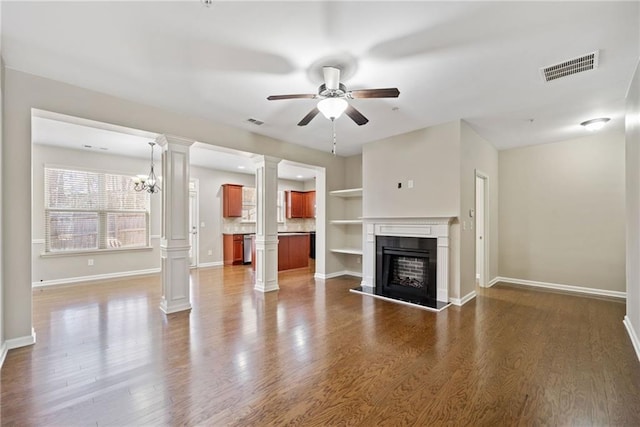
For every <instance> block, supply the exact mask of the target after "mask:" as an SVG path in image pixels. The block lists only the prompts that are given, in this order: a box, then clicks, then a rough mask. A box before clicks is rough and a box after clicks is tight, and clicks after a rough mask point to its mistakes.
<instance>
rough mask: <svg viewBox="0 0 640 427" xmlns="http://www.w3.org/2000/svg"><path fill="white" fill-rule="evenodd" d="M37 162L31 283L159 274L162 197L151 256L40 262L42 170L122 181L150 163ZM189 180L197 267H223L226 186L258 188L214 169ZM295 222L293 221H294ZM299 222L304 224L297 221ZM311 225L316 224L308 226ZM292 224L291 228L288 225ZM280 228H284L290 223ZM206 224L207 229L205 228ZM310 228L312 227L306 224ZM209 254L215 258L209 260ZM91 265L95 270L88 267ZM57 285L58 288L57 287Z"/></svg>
mask: <svg viewBox="0 0 640 427" xmlns="http://www.w3.org/2000/svg"><path fill="white" fill-rule="evenodd" d="M32 158H33V186H32V187H33V212H32V230H33V251H32V257H33V258H32V277H33V282H34V284H38V282H41V281H44V282H45V283H46V281H50V280H53V281H64V280H68V279H76V278H87V279H91V278H92V277H94V276H97V277H95V278H96V279H99V278H100V275H110V274H114V273H122V274H127V273H133V272H137V271H138V272H143V271H147V270H153V269H159V268H160V246H159V245H160V241H159V238H160V234H161V229H160V227H161V215H162V212H161V211H162V207H161V202H162V199H161V195H152V196H151V213H150V218H151V245H152V247H153V249H152V250H131V251H118V252H104V253H91V254H86V255H78V254H74V255H73V256H70V255H55V256H51V255H48V256H42V254H43V253H44V249H45V248H44V238H45V235H44V222H45V221H44V166H45V164H54V165H59V166H71V167H73V166H77V167H85V168H90V169H95V170H103V171H109V172H115V173H122V174H124V175H132V176H133V175H137V174H138V173H141V172H144V171H145V170H146V168H148V166H149V162H148V160H144V159H136V158H131V157H124V156H116V155H109V154H104V153H101V152H96V151H90V150H75V149H64V148H60V147H52V146H45V145H39V144H34V146H33V151H32ZM190 172H191V173H190V175H191V179H197V180H198V184H199V197H198V204H199V207H198V215H199V230H198V231H199V232H198V237H199V240H200V242H199V253H198V254H199V263H200V264H204V265H207V264H208V265H211V264H222V261H223V253H222V233H223V232H224V229H223V221H224V220H223V218H222V193H221V186H222V184H227V183H231V184H240V185H245V186H251V187H253V186H255V176H254V175H250V174H243V173H234V172H227V171H221V170H216V169H208V168H203V167H197V166H192V167H191V171H190ZM303 188H304V183H302V182H298V181H290V180H278V189H279V190H302V189H303ZM293 221H295V220H293ZM298 221H300V220H298ZM310 221H312V220H310ZM288 222H291V220H289V221H288ZM288 222H287V221H286V222H285V223H284V224H281V226H282V227H285V226H286V225H287V223H288ZM202 223H204V227H201V225H202ZM304 225H308V224H304ZM243 226H244V227H248V230H247V231H248V232H252V231H253V230H254V229H255V225H253V224H243ZM209 251H211V255H209ZM88 259H93V261H94V265H93V266H89V265H88V262H87V261H88ZM54 283H55V282H54Z"/></svg>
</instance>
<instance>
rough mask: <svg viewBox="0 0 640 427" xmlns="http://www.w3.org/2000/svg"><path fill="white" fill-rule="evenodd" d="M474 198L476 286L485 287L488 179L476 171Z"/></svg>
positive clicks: (487, 270) (487, 269) (486, 271)
mask: <svg viewBox="0 0 640 427" xmlns="http://www.w3.org/2000/svg"><path fill="white" fill-rule="evenodd" d="M475 181H476V182H475V184H476V191H475V193H476V198H475V219H476V224H475V225H476V227H475V230H476V233H475V244H476V284H477V285H478V286H482V287H486V286H487V274H488V272H489V267H488V266H489V263H488V249H487V248H488V244H487V233H486V231H487V230H488V229H489V227H488V216H489V215H488V208H487V207H488V206H489V204H488V196H489V177H488V176H487V175H485V174H483V173H482V172H479V171H477V170H476V177H475Z"/></svg>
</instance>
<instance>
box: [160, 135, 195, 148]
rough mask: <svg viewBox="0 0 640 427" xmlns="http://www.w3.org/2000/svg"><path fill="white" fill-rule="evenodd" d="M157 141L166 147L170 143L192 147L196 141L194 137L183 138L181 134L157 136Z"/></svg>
mask: <svg viewBox="0 0 640 427" xmlns="http://www.w3.org/2000/svg"><path fill="white" fill-rule="evenodd" d="M156 143H157V144H158V145H159V146H161V147H166V146H167V145H169V144H175V145H182V146H185V147H190V146H192V145H193V144H194V143H195V141H194V140H193V139H187V138H181V137H179V136H174V135H165V134H163V135H160V136H158V137H157V138H156Z"/></svg>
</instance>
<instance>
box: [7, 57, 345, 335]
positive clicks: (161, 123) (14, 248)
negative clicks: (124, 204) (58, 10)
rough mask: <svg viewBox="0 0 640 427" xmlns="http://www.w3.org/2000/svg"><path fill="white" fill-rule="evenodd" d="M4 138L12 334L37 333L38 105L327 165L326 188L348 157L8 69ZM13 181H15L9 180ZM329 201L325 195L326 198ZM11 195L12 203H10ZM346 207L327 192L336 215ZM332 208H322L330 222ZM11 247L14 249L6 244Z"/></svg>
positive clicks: (321, 265) (336, 183)
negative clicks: (34, 192)
mask: <svg viewBox="0 0 640 427" xmlns="http://www.w3.org/2000/svg"><path fill="white" fill-rule="evenodd" d="M4 78H5V88H4V89H5V91H4V133H3V136H4V144H3V147H2V148H3V152H2V168H3V169H2V176H3V187H2V198H3V204H4V210H3V217H2V228H3V233H4V235H3V240H2V241H3V244H4V243H5V242H11V251H10V252H8V251H6V250H5V251H4V262H5V264H4V271H3V283H4V284H5V287H4V298H5V299H4V304H3V309H4V321H5V325H4V326H5V328H4V331H5V334H6V335H5V337H6V338H7V339H9V338H21V337H29V336H31V329H32V322H31V317H32V314H31V311H32V309H31V304H32V301H31V281H32V278H31V240H32V237H31V224H30V222H29V221H24V215H25V213H27V214H28V212H31V109H32V108H38V109H42V110H47V111H53V112H57V113H61V114H67V115H70V116H76V117H82V118H86V119H90V120H96V121H100V122H105V123H111V124H116V125H120V126H125V127H129V128H134V129H142V130H146V131H150V132H154V133H158V134H169V135H177V136H181V137H184V138H188V139H192V140H196V141H199V142H204V143H209V144H213V145H218V146H223V147H229V148H235V149H238V150H242V151H247V152H253V153H258V154H265V155H270V156H274V157H280V158H284V159H288V160H291V161H294V162H299V163H304V164H308V165H314V166H319V167H323V168H326V174H324V176H326V184H325V183H318V184H317V185H318V188H319V190H320V191H323V192H326V191H328V190H333V189H336V188H341V187H342V186H343V185H344V158H342V157H334V156H332V155H331V154H330V153H327V152H324V151H318V150H312V149H309V148H306V147H302V146H299V145H294V144H288V143H285V142H282V141H278V140H275V139H271V138H267V137H263V136H260V135H257V134H253V133H251V132H248V131H245V130H242V129H236V128H231V127H227V126H223V125H218V124H215V123H212V122H210V121H207V120H204V119H199V118H194V117H186V116H183V115H180V114H176V113H172V112H169V111H166V110H162V109H159V108H155V107H151V106H146V105H141V104H137V103H134V102H130V101H127V100H124V99H121V98H117V97H113V96H108V95H105V94H102V93H98V92H94V91H90V90H86V89H82V88H79V87H76V86H72V85H69V84H65V83H60V82H56V81H53V80H49V79H45V78H41V77H37V76H33V75H29V74H26V73H22V72H19V71H15V70H11V69H7V70H5V74H4ZM8 182H11V185H8V184H7V183H8ZM320 199H321V200H322V201H323V202H324V194H323V195H322V196H321V198H320ZM9 202H10V203H9ZM338 209H339V207H338V205H337V204H336V203H333V202H332V201H331V200H329V199H328V198H327V202H326V210H327V216H329V217H330V215H331V214H333V213H334V212H333V211H336V210H338ZM324 218H325V214H324V212H322V213H321V214H320V215H319V220H321V221H324ZM317 228H318V232H319V236H318V241H317V244H318V247H324V245H325V240H324V235H323V234H322V233H323V232H324V224H319V225H317ZM339 238H340V235H339V233H338V232H334V231H333V230H332V229H330V228H327V235H326V239H327V241H326V245H327V246H329V245H330V244H331V241H332V239H339ZM5 249H6V248H5ZM316 268H317V269H318V271H319V273H320V274H325V273H331V272H333V271H338V270H337V269H338V268H341V265H340V261H339V260H338V259H336V257H334V256H332V254H326V257H325V254H324V253H320V254H319V255H318V257H317V259H316Z"/></svg>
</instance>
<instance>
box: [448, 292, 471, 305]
mask: <svg viewBox="0 0 640 427" xmlns="http://www.w3.org/2000/svg"><path fill="white" fill-rule="evenodd" d="M475 297H476V291H471V292H469V293H468V294H466V295H465V296H463V297H462V298H449V302H450V303H451V304H453V305H457V306H458V307H460V306H463V305H465V304H466V303H468V302H469V301H471V300H472V299H474V298H475Z"/></svg>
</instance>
